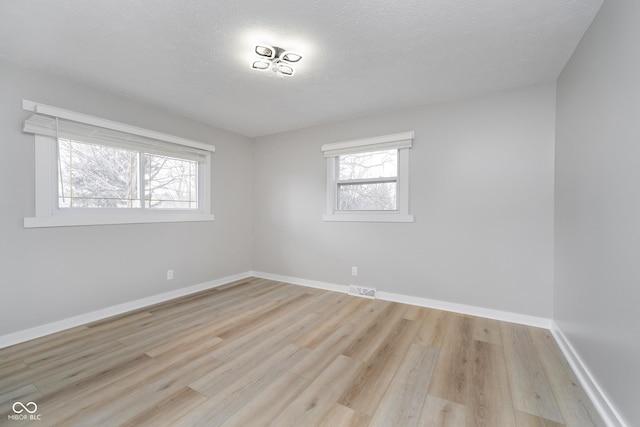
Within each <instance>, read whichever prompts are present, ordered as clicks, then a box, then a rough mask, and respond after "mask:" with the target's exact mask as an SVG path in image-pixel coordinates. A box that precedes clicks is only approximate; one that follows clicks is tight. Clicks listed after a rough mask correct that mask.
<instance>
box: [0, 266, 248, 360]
mask: <svg viewBox="0 0 640 427" xmlns="http://www.w3.org/2000/svg"><path fill="white" fill-rule="evenodd" d="M247 277H251V274H250V272H244V273H239V274H234V275H232V276H227V277H222V278H220V279H216V280H211V281H209V282H204V283H199V284H197V285H193V286H189V287H186V288H182V289H176V290H175V291H170V292H165V293H162V294H158V295H153V296H150V297H146V298H142V299H138V300H135V301H130V302H125V303H123V304H118V305H114V306H111V307H107V308H103V309H101V310H96V311H92V312H90V313H84V314H81V315H78V316H74V317H70V318H68V319H63V320H59V321H57V322H52V323H47V324H45V325H40V326H36V327H35V328H30V329H25V330H22V331H18V332H13V333H10V334H7V335H3V336H0V348H4V347H8V346H10V345H14V344H18V343H21V342H24V341H29V340H32V339H34V338H39V337H42V336H45V335H49V334H53V333H56V332H60V331H64V330H65V329H70V328H74V327H76V326H81V325H84V324H87V323H90V322H95V321H97V320H102V319H106V318H107V317H111V316H115V315H117V314H122V313H126V312H128V311H132V310H137V309H139V308H144V307H148V306H150V305H153V304H158V303H160V302H164V301H168V300H171V299H174V298H179V297H182V296H185V295H189V294H193V293H196V292H200V291H204V290H207V289H211V288H215V287H218V286H222V285H226V284H227V283H231V282H235V281H236V280H242V279H246V278H247Z"/></svg>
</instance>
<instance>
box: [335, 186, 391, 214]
mask: <svg viewBox="0 0 640 427" xmlns="http://www.w3.org/2000/svg"><path fill="white" fill-rule="evenodd" d="M396 186H397V183H396V182H379V183H370V184H338V210H343V211H390V210H396V209H397V204H396Z"/></svg>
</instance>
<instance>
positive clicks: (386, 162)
mask: <svg viewBox="0 0 640 427" xmlns="http://www.w3.org/2000/svg"><path fill="white" fill-rule="evenodd" d="M338 165H339V174H338V179H339V180H349V179H370V178H390V177H395V176H397V175H398V150H382V151H370V152H368V153H355V154H345V155H342V156H339V158H338Z"/></svg>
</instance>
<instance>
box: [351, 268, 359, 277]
mask: <svg viewBox="0 0 640 427" xmlns="http://www.w3.org/2000/svg"><path fill="white" fill-rule="evenodd" d="M351 275H352V276H357V275H358V267H355V266H353V267H351Z"/></svg>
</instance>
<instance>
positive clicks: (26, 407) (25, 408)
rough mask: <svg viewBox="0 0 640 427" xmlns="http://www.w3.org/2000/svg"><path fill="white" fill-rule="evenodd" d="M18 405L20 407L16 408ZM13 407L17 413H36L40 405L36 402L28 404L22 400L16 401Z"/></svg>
mask: <svg viewBox="0 0 640 427" xmlns="http://www.w3.org/2000/svg"><path fill="white" fill-rule="evenodd" d="M16 407H18V409H16ZM11 408H12V409H13V412H15V413H16V414H21V413H22V412H23V411H27V412H28V413H30V414H34V413H35V412H36V411H37V410H38V405H36V404H35V402H29V403H27V404H26V405H25V404H24V403H22V402H15V403H14V404H13V406H12V407H11ZM30 408H33V409H30Z"/></svg>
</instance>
